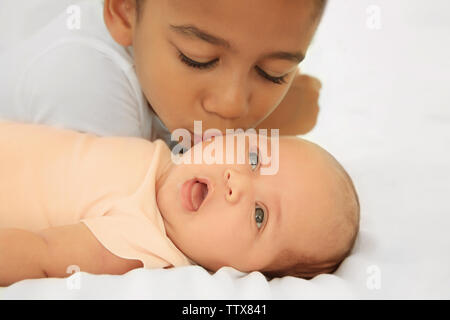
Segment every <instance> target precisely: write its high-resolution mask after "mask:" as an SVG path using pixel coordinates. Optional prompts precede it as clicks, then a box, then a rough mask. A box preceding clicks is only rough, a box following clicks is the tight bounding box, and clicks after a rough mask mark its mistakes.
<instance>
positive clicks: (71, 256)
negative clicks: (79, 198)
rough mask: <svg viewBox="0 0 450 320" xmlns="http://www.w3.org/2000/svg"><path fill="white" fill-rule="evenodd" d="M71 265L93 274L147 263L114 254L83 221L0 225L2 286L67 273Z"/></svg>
mask: <svg viewBox="0 0 450 320" xmlns="http://www.w3.org/2000/svg"><path fill="white" fill-rule="evenodd" d="M71 265H76V266H78V267H79V268H80V270H81V271H84V272H88V273H93V274H100V273H103V274H105V273H106V274H123V273H126V272H128V271H130V270H132V269H135V268H139V267H142V266H143V265H142V262H140V261H139V260H129V259H123V258H120V257H118V256H116V255H114V254H112V253H111V252H110V251H109V250H107V249H106V248H105V247H104V246H103V245H102V244H101V243H100V242H99V241H98V240H97V239H96V238H95V237H94V235H93V234H92V233H91V232H90V231H89V229H88V228H87V227H86V226H85V225H84V224H83V223H81V222H80V223H78V224H74V225H68V226H61V227H54V228H49V229H46V230H43V231H41V232H36V233H33V232H30V231H24V230H19V229H0V286H8V285H10V284H12V283H14V282H17V281H20V280H24V279H31V278H44V277H67V276H69V275H70V274H69V273H67V268H68V267H69V266H71Z"/></svg>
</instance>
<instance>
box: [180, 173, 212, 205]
mask: <svg viewBox="0 0 450 320" xmlns="http://www.w3.org/2000/svg"><path fill="white" fill-rule="evenodd" d="M208 190H209V189H208V183H207V181H206V180H204V179H198V178H194V179H191V180H188V181H186V182H185V183H184V184H183V185H182V186H181V202H182V205H183V207H184V208H185V209H187V210H188V211H197V210H198V209H199V208H200V206H201V205H202V203H203V201H204V200H205V198H206V196H207V195H208Z"/></svg>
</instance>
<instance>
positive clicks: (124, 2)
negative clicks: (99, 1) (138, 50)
mask: <svg viewBox="0 0 450 320" xmlns="http://www.w3.org/2000/svg"><path fill="white" fill-rule="evenodd" d="M103 18H104V20H105V24H106V27H107V28H108V31H109V33H110V34H111V36H112V37H113V39H114V40H115V41H116V42H117V43H119V44H120V45H122V46H124V47H128V46H131V45H132V44H133V30H134V28H135V25H136V23H135V22H136V8H135V4H134V1H132V0H105V3H104V6H103Z"/></svg>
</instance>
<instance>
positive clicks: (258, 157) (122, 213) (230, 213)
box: [0, 121, 359, 286]
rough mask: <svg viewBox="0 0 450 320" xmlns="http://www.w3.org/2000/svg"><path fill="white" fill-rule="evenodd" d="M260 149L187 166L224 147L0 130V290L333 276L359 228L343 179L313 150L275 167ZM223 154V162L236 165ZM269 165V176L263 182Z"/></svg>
mask: <svg viewBox="0 0 450 320" xmlns="http://www.w3.org/2000/svg"><path fill="white" fill-rule="evenodd" d="M233 138H239V134H237V135H236V136H235V137H233ZM258 138H259V139H258V145H256V146H255V145H253V144H251V142H250V140H251V139H244V140H245V161H244V162H243V163H241V164H240V163H238V162H237V161H236V162H234V163H235V164H228V161H223V163H222V164H220V163H213V164H206V163H195V161H188V160H192V159H194V155H195V152H196V151H198V150H199V149H200V148H206V147H208V146H209V145H210V144H211V143H213V142H214V143H216V142H217V141H219V140H218V139H225V137H220V136H219V137H214V138H213V139H212V140H210V141H205V142H202V143H199V144H197V145H195V146H194V147H193V148H191V149H190V150H189V151H188V152H186V153H185V154H183V155H180V156H176V157H174V156H173V155H172V153H171V152H170V150H169V148H168V147H167V146H166V144H165V143H164V142H162V141H161V140H156V141H155V142H149V141H148V140H145V139H141V138H132V137H98V136H96V135H93V134H84V133H79V132H75V131H70V130H66V129H60V128H56V127H47V126H44V125H35V124H21V123H15V122H5V121H0V154H1V160H0V161H1V162H0V177H1V179H0V286H6V285H10V284H12V283H14V282H16V281H19V280H22V279H29V278H41V277H65V276H67V275H68V273H66V270H67V268H68V267H69V266H71V265H77V266H78V267H79V268H80V269H81V271H84V272H89V273H95V274H99V273H107V274H123V273H125V272H127V271H129V270H131V269H134V268H139V267H144V268H171V267H178V266H184V265H190V264H198V265H201V266H203V267H204V268H206V269H207V270H210V271H212V272H214V271H216V270H218V269H219V268H220V267H222V266H231V267H234V268H236V269H238V270H241V271H244V272H250V271H261V272H262V273H263V274H264V275H266V276H267V277H269V278H272V277H276V276H285V275H292V276H298V277H303V278H312V277H314V276H315V275H318V274H320V273H329V272H333V271H334V270H335V269H336V268H337V267H338V266H339V264H340V263H341V261H342V260H343V259H344V258H345V257H346V256H348V254H349V253H350V251H351V249H352V247H353V244H354V241H355V238H356V235H357V231H358V226H359V202H358V197H357V194H356V192H355V189H354V187H353V184H352V181H351V179H350V177H349V176H348V175H347V173H346V172H345V170H344V169H343V168H342V167H341V166H340V165H339V163H338V162H337V161H336V160H335V159H334V158H333V157H332V156H331V155H330V154H329V153H327V152H326V151H325V150H323V149H322V148H320V147H318V146H317V145H315V144H313V143H311V142H308V141H306V140H302V139H299V138H296V137H281V138H280V139H279V154H278V153H277V156H278V159H275V157H274V155H275V153H276V152H275V150H271V148H272V144H271V143H269V141H270V139H273V138H269V137H265V136H262V135H260V136H258ZM237 140H238V139H237ZM262 145H266V146H268V147H267V149H268V150H267V151H268V152H267V153H266V152H260V151H259V150H260V148H261V146H262ZM222 146H223V148H224V149H223V151H224V152H223V157H224V159H225V157H226V156H228V155H230V152H231V153H232V154H233V155H238V154H239V152H236V151H237V149H238V144H235V145H234V147H233V149H234V150H230V148H228V147H227V144H225V143H223V144H222ZM269 154H271V155H270V157H269ZM233 157H234V156H233ZM227 159H228V158H227ZM234 159H236V158H234ZM174 160H181V161H174ZM271 161H278V162H279V163H278V172H277V173H276V174H271V175H263V174H261V171H262V169H263V168H264V167H265V166H270V165H271Z"/></svg>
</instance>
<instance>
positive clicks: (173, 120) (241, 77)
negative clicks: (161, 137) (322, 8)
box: [110, 0, 318, 133]
mask: <svg viewBox="0 0 450 320" xmlns="http://www.w3.org/2000/svg"><path fill="white" fill-rule="evenodd" d="M315 2H316V0H304V1H290V0H287V1H286V0H252V1H241V0H214V1H211V0H196V1H195V3H192V1H179V0H168V1H146V2H145V5H144V6H143V9H142V10H143V11H142V15H141V18H140V21H139V23H137V24H136V25H135V28H134V30H133V38H132V45H133V49H134V58H135V66H136V73H137V76H138V78H139V82H140V84H141V87H142V89H143V92H144V94H145V96H146V98H147V100H148V101H149V103H150V105H151V106H152V108H153V109H154V110H155V112H156V113H157V114H158V116H159V117H160V118H161V120H162V121H163V123H164V124H165V125H166V127H167V128H168V129H169V131H171V132H172V131H173V130H175V129H178V128H185V129H188V130H190V131H191V132H193V126H192V124H193V123H194V120H202V122H203V130H206V129H209V128H217V129H219V130H221V131H222V132H223V133H225V129H226V128H244V129H247V128H254V127H256V126H257V125H258V124H259V123H260V122H262V121H263V120H264V119H265V117H267V116H268V115H269V114H270V113H271V112H272V111H273V110H274V109H275V108H276V107H277V106H278V105H279V103H280V102H281V101H282V99H283V97H284V96H285V94H286V93H287V91H288V89H289V86H290V84H291V83H292V80H293V79H294V77H295V75H296V72H297V67H298V64H299V63H300V61H301V60H302V58H303V56H304V55H305V54H306V51H307V48H308V46H309V44H310V42H311V39H312V37H313V34H314V32H315V30H316V25H317V21H316V20H318V19H314V14H313V12H314V11H315V10H316V9H315ZM110 29H111V28H110ZM111 30H113V31H114V29H111ZM118 38H120V37H118ZM219 39H220V40H219ZM287 53H289V54H287Z"/></svg>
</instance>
